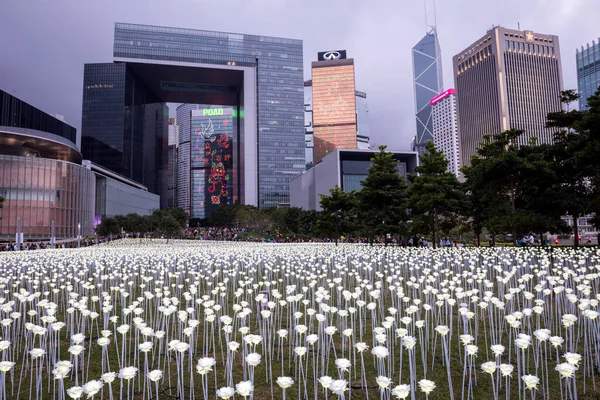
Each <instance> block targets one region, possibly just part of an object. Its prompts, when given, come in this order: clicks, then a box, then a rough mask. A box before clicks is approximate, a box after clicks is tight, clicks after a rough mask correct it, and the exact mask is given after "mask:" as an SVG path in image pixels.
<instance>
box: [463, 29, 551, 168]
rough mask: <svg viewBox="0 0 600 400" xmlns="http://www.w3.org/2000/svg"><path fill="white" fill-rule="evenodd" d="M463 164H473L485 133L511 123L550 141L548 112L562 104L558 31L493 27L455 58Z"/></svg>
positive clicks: (527, 135)
mask: <svg viewBox="0 0 600 400" xmlns="http://www.w3.org/2000/svg"><path fill="white" fill-rule="evenodd" d="M452 61H453V67H454V83H455V89H456V97H457V106H458V123H459V131H460V135H461V156H462V164H463V165H470V160H471V157H472V156H473V155H475V154H476V150H477V148H478V147H479V145H480V143H481V141H482V140H483V136H484V135H486V134H497V133H500V132H502V131H505V130H508V129H520V130H523V131H524V134H523V135H522V136H521V138H520V142H519V144H524V143H527V142H529V140H530V139H531V138H533V137H536V138H537V143H550V142H552V140H553V134H554V130H553V129H548V128H546V116H547V115H548V113H549V112H554V111H559V110H560V109H561V103H560V92H561V90H563V79H562V69H561V58H560V46H559V40H558V37H557V36H555V35H546V34H541V33H536V32H532V31H528V30H525V31H520V30H514V29H507V28H503V27H500V26H498V27H494V28H493V29H491V30H489V31H488V32H487V33H486V34H485V35H484V36H483V37H481V38H480V39H478V40H477V41H475V42H474V43H473V44H471V45H470V46H468V47H466V48H465V50H463V51H461V52H460V53H458V54H457V55H455V56H454V57H453V59H452Z"/></svg>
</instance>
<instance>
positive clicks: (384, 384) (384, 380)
mask: <svg viewBox="0 0 600 400" xmlns="http://www.w3.org/2000/svg"><path fill="white" fill-rule="evenodd" d="M375 381H376V382H377V385H379V388H381V389H387V388H388V386H390V384H391V383H392V380H391V379H390V378H388V377H387V376H378V377H377V378H375Z"/></svg>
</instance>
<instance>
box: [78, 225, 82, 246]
mask: <svg viewBox="0 0 600 400" xmlns="http://www.w3.org/2000/svg"><path fill="white" fill-rule="evenodd" d="M79 247H81V223H78V224H77V248H79Z"/></svg>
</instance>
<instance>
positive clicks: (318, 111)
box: [312, 50, 357, 164]
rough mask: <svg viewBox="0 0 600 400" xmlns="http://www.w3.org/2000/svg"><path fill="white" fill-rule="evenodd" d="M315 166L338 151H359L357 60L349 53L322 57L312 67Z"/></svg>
mask: <svg viewBox="0 0 600 400" xmlns="http://www.w3.org/2000/svg"><path fill="white" fill-rule="evenodd" d="M312 100H313V130H314V155H313V158H314V163H315V164H317V163H319V162H320V161H321V160H322V159H323V158H324V157H325V156H326V155H327V154H329V153H331V152H333V151H334V150H335V149H356V146H357V135H356V89H355V86H354V60H353V59H351V58H350V59H347V58H346V51H345V50H337V51H326V52H321V53H319V61H314V62H313V63H312Z"/></svg>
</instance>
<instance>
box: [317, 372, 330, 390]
mask: <svg viewBox="0 0 600 400" xmlns="http://www.w3.org/2000/svg"><path fill="white" fill-rule="evenodd" d="M331 382H333V379H331V377H330V376H327V375H326V376H322V377H320V378H319V383H320V384H321V386H323V388H325V389H329V385H330V384H331Z"/></svg>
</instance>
